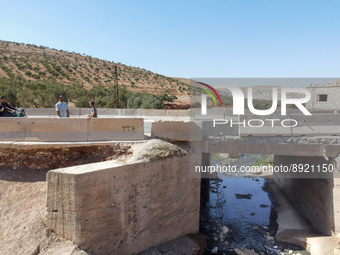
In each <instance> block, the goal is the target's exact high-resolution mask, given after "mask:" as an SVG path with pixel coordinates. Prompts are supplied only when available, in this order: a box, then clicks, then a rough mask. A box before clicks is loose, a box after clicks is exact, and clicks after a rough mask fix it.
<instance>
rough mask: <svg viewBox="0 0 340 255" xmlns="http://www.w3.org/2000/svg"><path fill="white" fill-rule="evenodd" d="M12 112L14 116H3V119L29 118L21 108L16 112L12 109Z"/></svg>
mask: <svg viewBox="0 0 340 255" xmlns="http://www.w3.org/2000/svg"><path fill="white" fill-rule="evenodd" d="M10 112H11V113H12V116H6V115H3V116H1V117H26V118H27V114H26V111H25V109H21V107H20V108H19V109H16V110H11V109H10Z"/></svg>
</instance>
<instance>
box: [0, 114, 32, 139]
mask: <svg viewBox="0 0 340 255" xmlns="http://www.w3.org/2000/svg"><path fill="white" fill-rule="evenodd" d="M25 135H26V118H14V117H13V118H12V117H0V140H2V141H17V140H24V139H25Z"/></svg>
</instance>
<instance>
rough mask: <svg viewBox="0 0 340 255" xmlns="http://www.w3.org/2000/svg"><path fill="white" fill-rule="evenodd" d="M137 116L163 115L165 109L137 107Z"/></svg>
mask: <svg viewBox="0 0 340 255" xmlns="http://www.w3.org/2000/svg"><path fill="white" fill-rule="evenodd" d="M138 115H139V116H164V117H165V110H163V109H138Z"/></svg>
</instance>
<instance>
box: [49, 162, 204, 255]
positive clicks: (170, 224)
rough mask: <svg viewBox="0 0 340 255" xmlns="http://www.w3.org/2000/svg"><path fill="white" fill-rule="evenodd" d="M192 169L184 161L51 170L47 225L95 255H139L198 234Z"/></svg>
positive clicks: (196, 192)
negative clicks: (154, 247) (168, 242)
mask: <svg viewBox="0 0 340 255" xmlns="http://www.w3.org/2000/svg"><path fill="white" fill-rule="evenodd" d="M189 165H190V158H189V156H184V157H172V158H167V159H163V160H157V161H154V162H143V163H126V162H119V161H106V162H100V163H94V164H87V165H81V166H74V167H68V168H61V169H56V170H52V171H49V172H48V173H47V219H46V224H47V226H48V227H50V228H52V229H53V230H54V231H55V232H56V233H57V234H58V235H59V236H60V237H63V238H66V239H70V240H74V241H75V242H76V244H77V245H79V247H80V248H81V249H84V250H88V251H91V252H93V253H96V254H117V255H118V254H137V253H139V252H141V251H143V250H146V249H148V248H149V247H152V246H155V245H158V244H161V243H164V242H167V241H170V240H173V239H175V238H178V237H180V236H183V235H185V234H189V233H197V232H198V231H199V208H200V184H201V180H200V179H193V178H191V177H190V172H189V171H187V170H188V168H189ZM184 194H185V195H184Z"/></svg>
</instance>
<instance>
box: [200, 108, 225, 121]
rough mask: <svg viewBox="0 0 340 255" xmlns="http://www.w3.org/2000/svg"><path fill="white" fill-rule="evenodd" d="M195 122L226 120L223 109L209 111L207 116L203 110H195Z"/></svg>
mask: <svg viewBox="0 0 340 255" xmlns="http://www.w3.org/2000/svg"><path fill="white" fill-rule="evenodd" d="M194 119H195V120H214V119H224V109H223V108H213V109H207V115H202V113H201V108H195V118H194Z"/></svg>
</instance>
